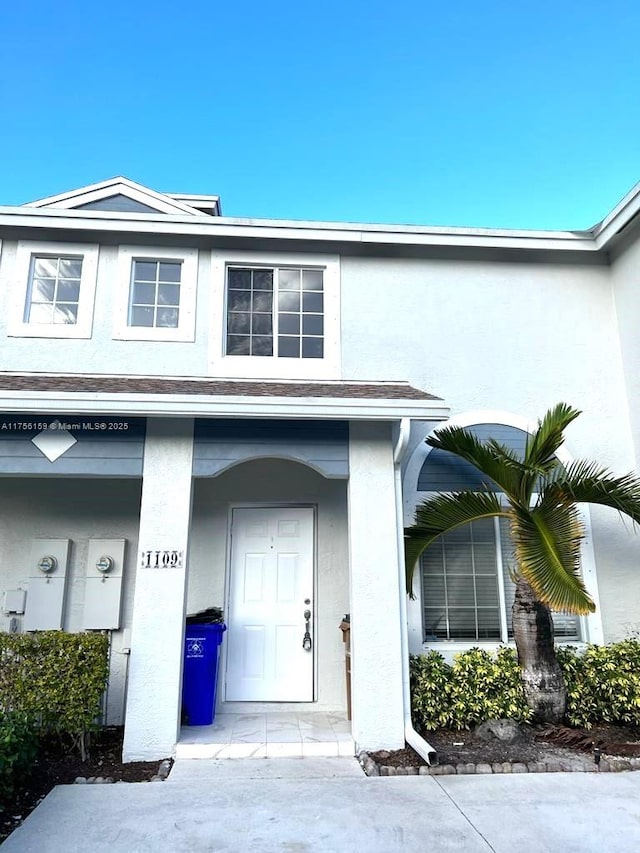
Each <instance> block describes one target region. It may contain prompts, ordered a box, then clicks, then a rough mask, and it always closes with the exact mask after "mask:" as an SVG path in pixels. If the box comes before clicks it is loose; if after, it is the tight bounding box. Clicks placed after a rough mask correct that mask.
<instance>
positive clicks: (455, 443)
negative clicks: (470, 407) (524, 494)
mask: <svg viewBox="0 0 640 853" xmlns="http://www.w3.org/2000/svg"><path fill="white" fill-rule="evenodd" d="M427 444H428V445H429V446H430V447H434V448H437V449H438V450H446V451H448V452H449V453H454V454H455V455H456V456H460V457H461V458H462V459H464V460H466V461H467V462H469V463H470V464H471V465H474V466H475V467H476V468H477V469H478V470H479V471H480V472H481V473H482V474H484V475H485V477H486V478H487V482H486V487H487V489H490V488H491V487H492V484H496V485H497V486H499V487H500V489H502V491H503V492H505V494H507V495H509V496H510V497H511V498H512V499H513V500H519V499H520V486H521V476H522V472H521V469H520V468H519V467H518V465H517V462H518V460H517V457H516V456H515V454H513V453H512V452H511V451H509V450H508V448H506V447H503V446H502V445H500V444H499V443H498V442H496V441H488V442H483V441H480V439H478V438H476V436H475V435H474V434H473V433H472V432H471V431H470V430H468V429H465V428H464V427H444V428H443V429H439V430H436V432H434V433H433V435H430V436H429V438H427Z"/></svg>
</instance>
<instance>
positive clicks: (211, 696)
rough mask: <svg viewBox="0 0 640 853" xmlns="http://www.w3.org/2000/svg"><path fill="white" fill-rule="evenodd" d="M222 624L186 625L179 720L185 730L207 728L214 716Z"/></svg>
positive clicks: (223, 629) (223, 627)
mask: <svg viewBox="0 0 640 853" xmlns="http://www.w3.org/2000/svg"><path fill="white" fill-rule="evenodd" d="M226 630H227V626H226V625H223V624H216V625H187V629H186V632H185V638H184V668H183V671H182V719H183V722H184V723H185V724H186V725H187V726H209V725H211V723H212V722H213V720H214V717H215V715H216V687H217V683H218V656H219V652H220V645H221V643H222V635H223V633H224V632H225V631H226Z"/></svg>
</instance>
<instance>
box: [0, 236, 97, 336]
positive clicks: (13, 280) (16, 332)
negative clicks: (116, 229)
mask: <svg viewBox="0 0 640 853" xmlns="http://www.w3.org/2000/svg"><path fill="white" fill-rule="evenodd" d="M98 251H99V249H98V246H97V244H92V243H41V242H32V241H27V240H20V241H19V242H18V248H17V251H16V257H15V264H14V269H13V274H10V276H9V286H8V290H9V306H8V318H7V335H8V336H9V337H14V338H18V337H19V338H70V339H73V338H90V337H91V332H92V329H93V308H94V301H95V291H96V279H97V273H98ZM34 255H51V256H52V257H80V258H82V277H81V279H80V298H79V302H78V322H77V323H73V324H71V323H69V324H66V323H64V324H63V323H60V324H57V323H50V324H49V323H26V322H25V321H24V319H23V318H24V312H25V305H26V300H27V294H28V292H29V271H30V269H31V259H32V257H33V256H34Z"/></svg>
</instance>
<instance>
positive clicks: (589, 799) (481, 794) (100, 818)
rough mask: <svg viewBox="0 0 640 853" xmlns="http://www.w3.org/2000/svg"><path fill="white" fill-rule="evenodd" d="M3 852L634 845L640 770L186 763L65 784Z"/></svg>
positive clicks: (294, 852) (638, 844) (618, 851)
mask: <svg viewBox="0 0 640 853" xmlns="http://www.w3.org/2000/svg"><path fill="white" fill-rule="evenodd" d="M174 774H175V775H174ZM0 849H1V853H84V851H91V853H107V851H108V853H146V851H158V850H166V851H170V853H182V851H184V853H187V851H188V853H200V851H207V853H209V851H211V853H213V851H220V852H221V851H233V852H234V853H236V851H237V853H254V851H255V853H258V851H260V853H269V851H287V853H316V851H318V853H323V851H331V853H342V851H350V853H353V851H361V850H366V851H367V853H383V851H384V853H395V851H398V853H400V851H402V853H412V851H416V853H417V851H420V853H423V852H424V851H425V850H430V851H434V853H439V851H449V850H452V851H454V850H455V851H496V853H513V851H514V850H517V851H518V853H546V852H547V851H548V853H557V851H559V850H562V851H563V853H603V851H606V853H630V851H635V850H640V773H616V774H613V773H607V774H604V773H603V774H595V773H589V774H582V773H557V774H554V773H539V774H516V775H504V776H502V775H500V776H499V775H495V776H440V777H427V776H404V777H395V778H393V777H392V778H371V779H369V778H367V777H365V776H364V775H362V773H361V771H360V769H359V767H358V765H357V763H356V761H355V760H354V759H305V758H302V759H281V760H279V761H278V760H277V759H262V760H256V761H231V760H227V761H218V762H214V761H211V762H209V761H199V762H178V763H177V765H176V767H175V768H174V770H173V771H172V775H171V776H169V779H168V780H167V781H166V782H156V783H149V784H120V785H69V786H61V787H58V788H56V789H55V790H54V791H52V793H51V794H49V796H48V797H47V798H46V799H45V800H44V802H43V803H41V805H40V806H38V808H37V809H36V810H35V811H34V812H33V814H32V815H31V816H30V817H29V818H28V819H27V820H26V821H25V823H24V824H23V826H22V827H20V828H19V829H17V830H16V831H15V832H14V833H13V835H12V836H11V837H10V838H9V839H8V840H7V841H6V842H5V843H4V844H3V845H2V847H1V848H0Z"/></svg>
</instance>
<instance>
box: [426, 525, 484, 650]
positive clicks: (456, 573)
mask: <svg viewBox="0 0 640 853" xmlns="http://www.w3.org/2000/svg"><path fill="white" fill-rule="evenodd" d="M490 523H491V524H492V522H490ZM490 537H491V538H490ZM422 591H423V602H424V622H425V640H426V641H427V642H429V641H434V640H461V641H466V640H470V641H478V640H500V605H499V598H498V584H497V561H496V542H495V536H494V535H493V533H491V531H490V528H487V526H486V524H485V522H475V523H474V524H471V525H468V526H466V527H465V528H460V529H458V530H456V531H453V532H452V533H450V534H447V535H445V536H442V537H441V538H440V540H439V541H437V542H436V543H434V545H432V546H431V547H430V548H428V549H427V550H426V551H425V553H424V555H423V557H422Z"/></svg>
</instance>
